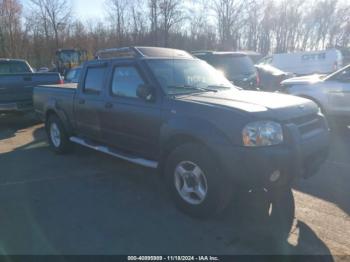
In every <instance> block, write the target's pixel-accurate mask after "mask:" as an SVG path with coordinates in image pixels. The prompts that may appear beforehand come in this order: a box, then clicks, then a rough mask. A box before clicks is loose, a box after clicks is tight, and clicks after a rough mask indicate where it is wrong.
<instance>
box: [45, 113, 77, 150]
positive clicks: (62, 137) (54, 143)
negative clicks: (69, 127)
mask: <svg viewBox="0 0 350 262" xmlns="http://www.w3.org/2000/svg"><path fill="white" fill-rule="evenodd" d="M46 132H47V136H48V138H49V143H50V146H51V148H52V149H53V150H54V151H55V152H56V153H58V154H64V153H67V152H68V151H69V150H70V149H71V143H70V141H69V137H68V134H67V132H66V130H65V128H64V126H63V124H62V121H61V120H60V119H59V118H58V117H57V116H56V115H51V116H50V117H49V119H48V120H47V122H46Z"/></svg>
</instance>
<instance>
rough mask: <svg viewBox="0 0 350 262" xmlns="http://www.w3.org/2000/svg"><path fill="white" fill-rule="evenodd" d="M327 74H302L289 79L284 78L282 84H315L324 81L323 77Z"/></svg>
mask: <svg viewBox="0 0 350 262" xmlns="http://www.w3.org/2000/svg"><path fill="white" fill-rule="evenodd" d="M324 76H325V75H319V74H315V75H308V76H301V77H293V78H289V79H287V80H284V81H283V82H282V83H281V84H282V85H309V84H315V83H319V82H322V81H323V77H324Z"/></svg>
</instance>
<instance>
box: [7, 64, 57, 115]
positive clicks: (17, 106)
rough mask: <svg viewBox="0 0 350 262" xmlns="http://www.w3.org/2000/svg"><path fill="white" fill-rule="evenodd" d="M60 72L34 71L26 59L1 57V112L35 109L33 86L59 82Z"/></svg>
mask: <svg viewBox="0 0 350 262" xmlns="http://www.w3.org/2000/svg"><path fill="white" fill-rule="evenodd" d="M61 82H62V79H61V76H60V74H59V73H34V72H33V69H32V68H31V66H30V65H29V64H28V62H27V61H25V60H19V59H0V113H10V112H26V111H30V110H32V109H33V99H32V94H33V86H36V85H41V84H59V83H61Z"/></svg>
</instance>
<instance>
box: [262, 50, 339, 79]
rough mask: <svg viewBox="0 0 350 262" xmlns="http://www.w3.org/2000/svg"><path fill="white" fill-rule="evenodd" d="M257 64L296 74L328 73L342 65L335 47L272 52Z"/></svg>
mask: <svg viewBox="0 0 350 262" xmlns="http://www.w3.org/2000/svg"><path fill="white" fill-rule="evenodd" d="M258 64H268V65H272V66H274V67H276V68H278V69H280V70H282V71H285V72H292V73H294V74H297V75H311V74H330V73H332V72H334V71H337V70H339V69H340V68H342V66H343V56H342V54H341V52H340V51H339V50H337V49H329V50H325V51H312V52H294V53H283V54H273V55H271V56H267V57H265V58H263V59H262V60H260V61H259V63H258Z"/></svg>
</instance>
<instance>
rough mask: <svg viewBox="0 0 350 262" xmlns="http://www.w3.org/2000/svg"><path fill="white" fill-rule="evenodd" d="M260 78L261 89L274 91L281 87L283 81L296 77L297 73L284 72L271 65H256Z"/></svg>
mask: <svg viewBox="0 0 350 262" xmlns="http://www.w3.org/2000/svg"><path fill="white" fill-rule="evenodd" d="M255 68H256V69H257V71H258V74H259V79H260V90H262V91H268V92H274V91H277V90H280V89H281V82H282V81H284V80H286V79H288V78H291V77H295V74H293V73H288V72H284V71H282V70H279V69H278V68H276V67H273V66H271V65H264V64H260V65H255Z"/></svg>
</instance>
